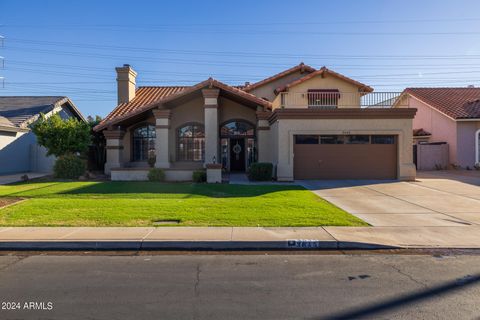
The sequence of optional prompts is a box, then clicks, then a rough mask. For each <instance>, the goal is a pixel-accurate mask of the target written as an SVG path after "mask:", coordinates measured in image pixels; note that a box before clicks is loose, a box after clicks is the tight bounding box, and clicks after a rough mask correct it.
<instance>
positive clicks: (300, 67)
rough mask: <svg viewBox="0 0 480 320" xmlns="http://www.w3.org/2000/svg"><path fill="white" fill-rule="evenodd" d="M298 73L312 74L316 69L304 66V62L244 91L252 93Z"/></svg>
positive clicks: (247, 87)
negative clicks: (256, 89)
mask: <svg viewBox="0 0 480 320" xmlns="http://www.w3.org/2000/svg"><path fill="white" fill-rule="evenodd" d="M297 71H300V72H302V73H303V72H305V73H311V72H314V71H315V68H313V67H310V66H309V65H306V64H304V63H303V62H301V63H300V64H299V65H296V66H294V67H292V68H290V69H287V70H285V71H282V72H280V73H277V74H275V75H273V76H271V77H268V78H266V79H263V80H261V81H258V82H256V83H253V84H250V85H248V86H246V87H244V88H243V90H244V91H247V92H248V91H251V90H253V89H255V88H258V87H260V86H263V85H265V84H267V83H269V82H272V81H275V80H277V79H280V78H282V77H285V76H288V75H289V74H292V73H294V72H297Z"/></svg>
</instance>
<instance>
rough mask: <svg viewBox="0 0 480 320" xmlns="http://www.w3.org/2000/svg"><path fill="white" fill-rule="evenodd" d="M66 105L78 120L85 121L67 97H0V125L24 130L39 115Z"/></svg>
mask: <svg viewBox="0 0 480 320" xmlns="http://www.w3.org/2000/svg"><path fill="white" fill-rule="evenodd" d="M65 103H66V104H68V106H69V108H70V109H71V111H72V112H73V113H74V114H76V115H77V117H78V118H79V119H82V120H85V119H84V117H83V115H82V114H81V113H80V111H78V109H77V108H76V107H75V105H74V104H73V103H72V102H71V101H70V99H68V98H67V97H61V96H47V97H45V96H7V97H5V96H4V97H0V124H1V125H2V126H13V127H16V128H25V127H26V126H27V125H28V124H29V123H30V121H32V120H34V119H35V117H38V115H39V114H40V113H44V114H45V113H48V112H50V111H52V110H53V109H54V108H55V107H57V106H61V105H63V104H65Z"/></svg>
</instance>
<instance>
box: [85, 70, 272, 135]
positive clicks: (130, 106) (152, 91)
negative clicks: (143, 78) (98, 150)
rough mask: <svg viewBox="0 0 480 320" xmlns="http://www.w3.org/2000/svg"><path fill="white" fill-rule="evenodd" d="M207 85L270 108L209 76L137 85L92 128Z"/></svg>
mask: <svg viewBox="0 0 480 320" xmlns="http://www.w3.org/2000/svg"><path fill="white" fill-rule="evenodd" d="M207 86H209V87H216V88H219V89H222V90H225V91H227V92H229V93H231V94H234V95H237V96H240V97H242V98H244V99H246V100H249V101H252V102H254V103H256V104H258V105H261V106H264V107H266V108H269V109H270V108H271V103H270V102H268V101H266V100H263V99H261V98H258V97H257V96H255V95H253V94H251V93H248V92H245V91H243V90H241V89H238V88H236V87H232V86H229V85H227V84H225V83H222V82H220V81H218V80H215V79H212V78H209V79H207V80H205V81H202V82H200V83H198V84H196V85H194V86H188V87H184V86H177V87H164V86H162V87H139V88H138V89H137V90H136V91H135V98H133V99H132V101H130V102H128V103H122V104H119V105H118V106H117V107H116V108H115V109H114V110H113V111H112V112H111V113H110V114H109V115H108V116H107V117H106V118H105V119H104V120H103V121H102V122H100V123H99V124H98V125H97V126H95V128H94V130H96V131H99V130H103V129H105V128H106V127H108V126H109V125H113V124H115V123H117V122H119V121H121V120H125V119H127V118H129V117H132V116H134V115H137V114H139V113H142V112H145V111H148V110H150V109H153V108H155V107H157V106H158V105H159V104H162V103H165V102H168V101H171V100H174V99H177V98H179V97H182V96H184V95H187V94H189V93H192V92H194V91H196V90H200V89H202V88H204V87H207Z"/></svg>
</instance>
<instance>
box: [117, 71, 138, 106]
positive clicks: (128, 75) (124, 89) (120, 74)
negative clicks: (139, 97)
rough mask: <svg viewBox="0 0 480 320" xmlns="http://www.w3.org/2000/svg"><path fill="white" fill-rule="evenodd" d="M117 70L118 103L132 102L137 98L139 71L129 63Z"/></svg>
mask: <svg viewBox="0 0 480 320" xmlns="http://www.w3.org/2000/svg"><path fill="white" fill-rule="evenodd" d="M115 70H116V71H117V92H118V104H121V103H127V102H130V101H131V100H132V99H133V98H135V79H136V78H137V73H136V72H135V71H134V70H133V69H132V67H130V65H129V64H124V65H123V67H118V68H115Z"/></svg>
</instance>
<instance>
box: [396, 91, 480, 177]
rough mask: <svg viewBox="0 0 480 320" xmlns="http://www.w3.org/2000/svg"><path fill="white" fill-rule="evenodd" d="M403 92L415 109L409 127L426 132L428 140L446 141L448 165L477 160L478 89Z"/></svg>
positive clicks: (479, 156) (479, 145)
mask: <svg viewBox="0 0 480 320" xmlns="http://www.w3.org/2000/svg"><path fill="white" fill-rule="evenodd" d="M403 94H404V95H408V97H409V99H408V101H409V102H408V106H409V108H416V109H417V110H418V111H417V114H416V115H415V118H414V119H413V129H414V130H419V129H423V130H422V131H423V132H428V133H430V134H431V136H430V138H429V140H428V142H447V143H448V145H449V158H450V159H449V162H450V163H451V164H455V165H459V166H461V167H463V168H466V167H470V168H472V167H473V166H474V165H475V164H478V163H479V162H480V88H473V87H468V88H407V89H405V91H404V92H403Z"/></svg>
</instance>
